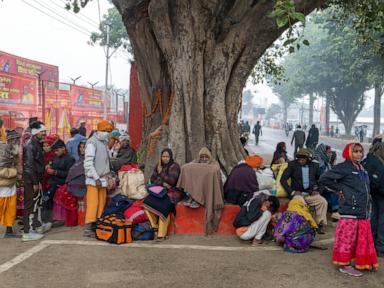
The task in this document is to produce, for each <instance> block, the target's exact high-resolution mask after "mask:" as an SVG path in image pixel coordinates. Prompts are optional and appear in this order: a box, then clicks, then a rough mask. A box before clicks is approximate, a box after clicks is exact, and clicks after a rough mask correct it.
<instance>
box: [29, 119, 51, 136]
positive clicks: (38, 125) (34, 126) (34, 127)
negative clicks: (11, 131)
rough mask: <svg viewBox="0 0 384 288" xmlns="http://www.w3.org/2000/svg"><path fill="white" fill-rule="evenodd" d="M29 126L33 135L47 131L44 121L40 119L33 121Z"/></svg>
mask: <svg viewBox="0 0 384 288" xmlns="http://www.w3.org/2000/svg"><path fill="white" fill-rule="evenodd" d="M29 127H30V128H31V133H32V135H36V134H38V133H40V132H44V131H47V128H45V126H44V124H43V122H40V121H37V122H33V123H31V124H30V126H29Z"/></svg>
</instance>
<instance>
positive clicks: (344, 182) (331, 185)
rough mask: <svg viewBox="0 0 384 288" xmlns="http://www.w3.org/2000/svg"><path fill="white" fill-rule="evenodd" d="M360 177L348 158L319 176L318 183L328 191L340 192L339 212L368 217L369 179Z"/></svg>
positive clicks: (369, 207) (360, 217) (369, 206)
mask: <svg viewBox="0 0 384 288" xmlns="http://www.w3.org/2000/svg"><path fill="white" fill-rule="evenodd" d="M364 173H365V175H366V178H367V180H366V181H363V180H361V179H360V177H359V174H358V170H357V169H356V167H355V166H354V165H353V163H352V162H351V161H349V160H347V161H345V162H343V163H340V164H337V165H336V166H335V167H334V168H333V169H332V170H329V171H328V172H326V173H324V174H323V175H322V176H321V177H320V185H321V186H322V187H325V188H327V189H328V190H330V191H334V192H340V191H341V192H342V193H343V196H344V197H343V198H341V199H340V201H339V204H340V208H339V213H340V214H341V215H347V216H352V217H354V218H357V219H369V217H370V210H371V196H370V193H369V179H368V175H367V172H366V171H364Z"/></svg>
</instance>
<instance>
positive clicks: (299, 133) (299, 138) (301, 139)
mask: <svg viewBox="0 0 384 288" xmlns="http://www.w3.org/2000/svg"><path fill="white" fill-rule="evenodd" d="M293 141H295V150H294V152H293V156H294V157H296V153H297V150H298V149H300V148H303V145H304V143H305V132H304V131H303V130H302V129H301V126H300V125H297V128H296V130H295V132H293V135H292V140H291V145H292V144H293Z"/></svg>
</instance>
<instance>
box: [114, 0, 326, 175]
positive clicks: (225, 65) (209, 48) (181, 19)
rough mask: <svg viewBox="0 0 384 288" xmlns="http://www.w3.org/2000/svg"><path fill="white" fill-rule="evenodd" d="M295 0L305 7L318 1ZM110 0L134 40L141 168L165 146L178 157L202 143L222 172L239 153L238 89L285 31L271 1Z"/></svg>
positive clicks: (192, 152) (185, 156) (182, 160)
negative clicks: (142, 151)
mask: <svg viewBox="0 0 384 288" xmlns="http://www.w3.org/2000/svg"><path fill="white" fill-rule="evenodd" d="M295 2H297V10H298V11H303V12H304V13H306V14H308V13H310V12H311V11H312V10H313V9H314V8H315V7H316V6H317V5H320V4H321V2H324V1H315V0H312V1H310V0H297V1H295ZM113 3H114V4H115V5H116V7H117V9H118V10H119V12H120V13H121V15H122V17H123V22H124V24H125V26H126V28H127V31H128V35H129V38H130V41H131V43H132V47H133V52H134V57H135V61H136V63H137V67H138V73H139V81H140V91H141V95H142V98H143V103H144V108H145V110H146V111H147V113H146V115H145V122H144V125H145V129H144V130H145V131H144V141H143V145H146V147H147V167H148V169H147V171H148V170H150V168H151V167H153V165H154V163H156V162H157V161H158V157H159V152H160V150H161V149H162V148H164V147H167V146H170V148H172V149H173V151H174V154H175V159H176V161H177V162H179V163H181V164H183V163H185V162H187V161H190V160H192V159H193V158H195V157H197V154H198V152H199V150H200V148H202V147H203V146H207V147H208V148H209V149H210V150H211V151H212V153H213V155H214V157H216V158H217V159H218V160H219V163H220V165H221V166H222V168H223V170H224V171H225V172H227V173H228V172H229V171H230V170H231V169H232V168H233V167H234V166H235V165H236V164H237V163H238V161H239V160H241V159H242V158H243V157H244V150H243V148H242V146H241V144H240V141H239V131H238V126H237V119H238V117H237V116H238V113H239V110H240V108H241V92H242V89H243V87H244V85H245V82H246V80H247V78H248V76H249V75H250V73H251V71H252V69H253V67H254V66H255V64H256V62H257V60H258V59H259V58H260V56H261V55H262V54H263V53H264V51H265V50H266V49H267V48H268V47H269V46H270V45H271V44H272V43H273V42H274V41H275V40H276V39H277V38H278V37H279V36H280V35H281V33H282V32H283V29H278V28H277V26H276V20H275V19H274V18H273V17H271V16H270V12H271V11H272V10H273V7H274V3H275V1H255V0H252V1H251V0H244V1H232V0H225V1H224V0H221V1H220V0H210V1H208V0H199V1H197V0H196V1H187V0H142V1H138V0H113ZM168 108H169V109H168ZM168 120H169V121H168ZM168 124H169V125H168Z"/></svg>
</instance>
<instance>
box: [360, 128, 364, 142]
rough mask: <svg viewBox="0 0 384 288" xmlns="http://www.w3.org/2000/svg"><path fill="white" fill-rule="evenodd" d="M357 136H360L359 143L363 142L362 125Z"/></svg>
mask: <svg viewBox="0 0 384 288" xmlns="http://www.w3.org/2000/svg"><path fill="white" fill-rule="evenodd" d="M359 138H360V143H363V142H364V129H363V127H361V128H360V131H359Z"/></svg>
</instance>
